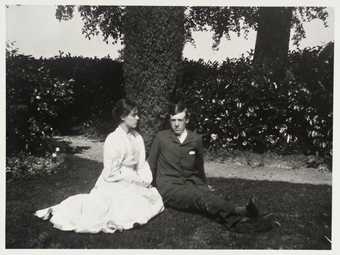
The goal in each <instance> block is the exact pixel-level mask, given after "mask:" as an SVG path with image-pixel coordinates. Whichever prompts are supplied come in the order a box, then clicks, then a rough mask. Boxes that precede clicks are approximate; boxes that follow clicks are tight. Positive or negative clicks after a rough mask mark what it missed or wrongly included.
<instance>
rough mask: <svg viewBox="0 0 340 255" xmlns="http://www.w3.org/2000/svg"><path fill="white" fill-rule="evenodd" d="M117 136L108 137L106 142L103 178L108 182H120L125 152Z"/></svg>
mask: <svg viewBox="0 0 340 255" xmlns="http://www.w3.org/2000/svg"><path fill="white" fill-rule="evenodd" d="M121 148H122V146H120V141H119V139H118V137H117V136H108V137H107V138H106V140H105V142H104V169H103V173H102V176H103V178H104V180H105V181H107V182H115V181H120V180H121V179H122V178H123V175H122V171H121V168H122V162H123V160H124V152H123V151H122V149H121Z"/></svg>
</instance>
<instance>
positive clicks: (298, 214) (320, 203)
mask: <svg viewBox="0 0 340 255" xmlns="http://www.w3.org/2000/svg"><path fill="white" fill-rule="evenodd" d="M101 169H102V164H100V163H98V162H96V161H91V160H87V159H82V158H78V157H75V156H68V157H67V158H66V160H65V162H64V166H61V167H60V171H59V172H57V173H56V174H55V175H52V176H46V177H44V178H41V177H40V178H32V179H29V180H20V181H15V182H12V183H8V184H7V186H6V195H7V196H6V248H7V249H10V248H79V249H82V248H103V249H108V248H130V249H158V248H159V249H177V248H178V249H186V248H191V249H195V248H199V249H268V248H269V249H330V248H331V247H330V244H329V242H328V241H327V240H326V239H325V238H324V236H327V237H329V238H331V236H330V234H331V187H330V186H326V185H308V184H291V183H284V182H269V181H249V180H241V179H220V178H218V179H217V178H212V179H209V184H211V185H213V186H214V187H215V189H216V191H215V192H216V193H218V194H220V195H221V196H223V197H227V198H228V199H230V201H232V202H234V203H235V204H239V205H240V204H244V203H245V202H246V201H247V199H248V197H249V195H251V194H254V195H256V197H257V198H258V204H259V206H260V208H261V209H262V210H264V211H270V212H273V213H275V214H276V215H277V216H278V218H279V221H280V223H281V228H278V229H274V230H272V231H270V232H267V233H262V234H257V235H250V234H236V233H231V232H228V231H226V230H225V229H224V228H223V227H222V226H221V225H219V224H218V223H215V222H214V221H212V220H210V219H207V218H206V217H203V216H201V215H196V214H190V213H184V212H178V211H175V210H172V209H166V210H165V211H164V212H163V213H162V214H161V215H159V216H157V217H155V218H154V219H153V220H151V221H150V222H149V223H148V224H146V225H144V226H141V227H139V228H136V229H133V230H129V231H124V232H121V233H119V232H116V233H114V234H104V233H100V234H77V233H73V232H63V231H60V230H57V229H54V228H53V227H52V224H51V223H49V222H46V221H42V220H40V219H38V218H37V217H35V216H33V212H34V211H35V210H37V209H41V208H44V207H47V206H50V205H53V204H56V203H59V202H60V201H62V200H63V199H65V198H66V197H68V196H70V195H74V194H78V193H87V192H89V191H90V189H91V188H92V187H93V185H94V183H95V181H96V179H97V177H98V176H99V174H100V172H101Z"/></svg>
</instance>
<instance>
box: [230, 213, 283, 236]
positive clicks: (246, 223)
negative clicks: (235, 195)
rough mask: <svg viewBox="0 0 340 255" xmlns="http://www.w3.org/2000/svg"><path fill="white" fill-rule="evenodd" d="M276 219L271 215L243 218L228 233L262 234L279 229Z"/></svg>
mask: <svg viewBox="0 0 340 255" xmlns="http://www.w3.org/2000/svg"><path fill="white" fill-rule="evenodd" d="M280 226H281V224H280V223H279V222H278V220H277V219H276V217H275V216H274V215H273V214H272V213H267V214H264V215H259V216H258V217H256V218H247V217H244V218H242V219H241V220H239V221H237V222H235V223H234V224H233V225H232V226H231V229H230V231H232V232H236V233H248V234H251V233H263V232H268V231H270V230H272V229H274V228H278V227H280Z"/></svg>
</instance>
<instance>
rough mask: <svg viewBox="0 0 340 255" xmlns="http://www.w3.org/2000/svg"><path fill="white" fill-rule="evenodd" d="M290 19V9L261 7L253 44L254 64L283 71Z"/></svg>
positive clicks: (286, 53)
mask: <svg viewBox="0 0 340 255" xmlns="http://www.w3.org/2000/svg"><path fill="white" fill-rule="evenodd" d="M291 19H292V9H291V8H290V7H261V8H260V10H259V23H258V30H257V37H256V44H255V55H254V64H255V65H261V66H263V67H265V68H271V69H275V70H276V71H279V72H282V71H284V70H285V67H286V63H287V58H288V49H289V39H290V27H291Z"/></svg>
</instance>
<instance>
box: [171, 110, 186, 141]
mask: <svg viewBox="0 0 340 255" xmlns="http://www.w3.org/2000/svg"><path fill="white" fill-rule="evenodd" d="M188 122H189V120H188V119H187V118H186V113H185V111H183V112H180V113H177V114H176V115H170V126H171V129H172V131H173V132H174V133H175V135H177V136H178V135H181V134H182V133H183V131H184V130H185V127H186V124H188Z"/></svg>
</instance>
